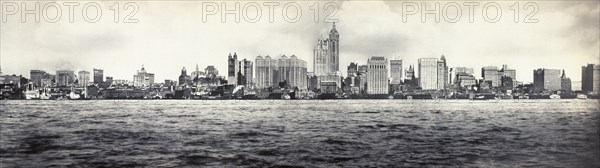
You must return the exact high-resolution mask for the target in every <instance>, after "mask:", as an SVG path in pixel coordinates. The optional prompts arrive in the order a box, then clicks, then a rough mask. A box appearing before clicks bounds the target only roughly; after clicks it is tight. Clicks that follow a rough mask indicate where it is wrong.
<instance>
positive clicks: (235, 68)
mask: <svg viewBox="0 0 600 168" xmlns="http://www.w3.org/2000/svg"><path fill="white" fill-rule="evenodd" d="M239 64H240V62H239V61H238V59H237V53H233V56H232V55H231V53H229V56H228V58H227V83H228V84H234V85H237V83H238V80H237V79H238V72H239V71H240V65H239Z"/></svg>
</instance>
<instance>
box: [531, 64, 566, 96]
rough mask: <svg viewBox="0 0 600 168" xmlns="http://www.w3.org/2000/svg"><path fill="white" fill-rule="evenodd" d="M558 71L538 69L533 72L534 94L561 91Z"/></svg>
mask: <svg viewBox="0 0 600 168" xmlns="http://www.w3.org/2000/svg"><path fill="white" fill-rule="evenodd" d="M560 77H561V73H560V69H545V68H539V69H536V70H533V87H534V89H533V90H534V92H542V91H544V90H547V91H550V92H552V91H557V90H560V89H561V79H560Z"/></svg>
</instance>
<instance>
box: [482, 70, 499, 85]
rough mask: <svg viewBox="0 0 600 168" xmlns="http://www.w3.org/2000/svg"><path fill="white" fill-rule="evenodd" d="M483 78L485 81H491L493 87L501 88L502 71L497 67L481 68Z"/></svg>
mask: <svg viewBox="0 0 600 168" xmlns="http://www.w3.org/2000/svg"><path fill="white" fill-rule="evenodd" d="M481 77H483V81H490V82H491V83H492V85H491V87H500V77H501V75H500V71H498V67H496V66H486V67H483V68H481Z"/></svg>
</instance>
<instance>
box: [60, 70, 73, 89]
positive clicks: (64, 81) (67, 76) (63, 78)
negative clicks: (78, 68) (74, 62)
mask: <svg viewBox="0 0 600 168" xmlns="http://www.w3.org/2000/svg"><path fill="white" fill-rule="evenodd" d="M75 79H76V77H75V72H73V71H72V70H56V80H55V81H56V84H57V85H58V86H70V85H71V84H73V83H74V82H75Z"/></svg>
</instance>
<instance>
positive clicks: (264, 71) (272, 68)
mask: <svg viewBox="0 0 600 168" xmlns="http://www.w3.org/2000/svg"><path fill="white" fill-rule="evenodd" d="M255 62H256V87H257V88H267V87H271V86H277V82H279V79H278V78H277V75H278V73H277V70H278V69H277V60H275V59H271V57H270V56H268V55H267V56H265V57H264V58H263V57H262V56H260V55H259V56H257V57H256V60H255Z"/></svg>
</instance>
